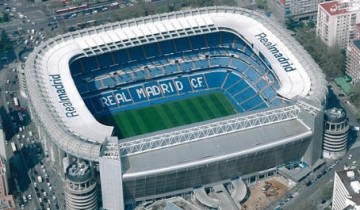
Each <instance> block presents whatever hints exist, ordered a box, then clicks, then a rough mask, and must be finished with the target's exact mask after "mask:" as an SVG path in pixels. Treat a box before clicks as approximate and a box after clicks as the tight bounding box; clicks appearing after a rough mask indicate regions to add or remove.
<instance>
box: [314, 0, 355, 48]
mask: <svg viewBox="0 0 360 210" xmlns="http://www.w3.org/2000/svg"><path fill="white" fill-rule="evenodd" d="M359 5H360V1H359V0H336V1H329V2H323V3H320V4H319V6H318V16H317V25H316V33H317V36H318V37H319V38H320V39H321V40H322V41H323V42H324V43H325V44H326V45H327V46H329V47H332V46H335V45H338V46H340V47H342V48H345V47H346V46H347V44H348V43H349V41H350V40H351V39H353V38H354V36H355V31H356V23H359V20H358V19H359V17H360V15H357V13H359Z"/></svg>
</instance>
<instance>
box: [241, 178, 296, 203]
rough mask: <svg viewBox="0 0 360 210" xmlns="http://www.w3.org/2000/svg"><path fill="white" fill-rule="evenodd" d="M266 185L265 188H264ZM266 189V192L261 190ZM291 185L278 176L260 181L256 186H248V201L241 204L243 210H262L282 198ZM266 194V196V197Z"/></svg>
mask: <svg viewBox="0 0 360 210" xmlns="http://www.w3.org/2000/svg"><path fill="white" fill-rule="evenodd" d="M265 185H267V187H265ZM264 187H265V188H266V189H267V188H268V189H267V190H266V191H264V189H262V188H264ZM292 187H293V185H292V184H291V183H289V182H288V180H287V179H285V178H282V177H280V176H276V177H271V178H269V179H265V180H261V181H259V182H258V183H257V184H256V185H253V186H250V187H249V191H250V196H249V199H248V200H247V201H246V202H245V203H244V204H243V209H249V210H262V209H265V208H266V207H268V206H269V205H270V204H271V203H272V202H274V201H276V200H278V199H279V198H280V197H282V196H283V195H284V194H285V193H286V192H287V191H288V190H289V189H291V188H292ZM266 194H267V195H266Z"/></svg>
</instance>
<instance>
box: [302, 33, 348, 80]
mask: <svg viewBox="0 0 360 210" xmlns="http://www.w3.org/2000/svg"><path fill="white" fill-rule="evenodd" d="M295 38H296V40H298V42H299V43H300V44H301V45H302V46H303V47H304V49H305V50H306V51H307V52H308V53H309V54H310V55H311V56H312V58H313V59H314V60H315V62H316V63H318V64H319V66H320V68H321V69H322V70H323V71H324V72H325V74H326V76H327V77H328V78H329V79H332V78H335V77H339V76H343V75H344V72H345V68H346V54H345V51H344V50H343V49H341V48H340V47H339V46H334V47H327V46H326V45H325V44H324V43H323V42H322V41H321V40H320V39H319V38H318V37H317V36H316V34H315V31H314V30H313V29H312V28H310V27H309V26H303V27H299V28H296V35H295Z"/></svg>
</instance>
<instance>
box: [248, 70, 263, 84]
mask: <svg viewBox="0 0 360 210" xmlns="http://www.w3.org/2000/svg"><path fill="white" fill-rule="evenodd" d="M245 74H246V76H248V77H249V78H250V79H251V81H257V80H258V79H259V78H260V77H261V76H260V74H259V73H257V71H256V70H255V69H253V68H248V69H247V70H246V71H245Z"/></svg>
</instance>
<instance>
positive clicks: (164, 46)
mask: <svg viewBox="0 0 360 210" xmlns="http://www.w3.org/2000/svg"><path fill="white" fill-rule="evenodd" d="M159 47H160V51H161V53H162V55H167V54H170V53H175V47H174V41H173V40H167V41H162V42H159Z"/></svg>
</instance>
